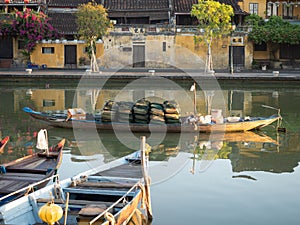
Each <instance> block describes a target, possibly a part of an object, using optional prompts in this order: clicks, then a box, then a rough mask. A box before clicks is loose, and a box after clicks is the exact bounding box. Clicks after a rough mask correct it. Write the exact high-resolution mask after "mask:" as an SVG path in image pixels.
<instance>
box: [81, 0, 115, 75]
mask: <svg viewBox="0 0 300 225" xmlns="http://www.w3.org/2000/svg"><path fill="white" fill-rule="evenodd" d="M76 16H77V20H76V22H77V25H78V36H79V38H80V39H82V40H84V41H85V42H86V43H87V47H88V48H89V49H90V50H91V51H90V52H91V53H90V54H89V57H90V58H91V69H92V71H93V72H95V71H99V69H98V65H97V60H96V55H95V46H96V40H97V39H99V38H102V37H103V36H104V35H105V34H106V33H107V30H108V28H110V27H111V23H110V21H109V19H108V17H107V12H106V9H105V8H104V7H103V6H102V5H97V4H96V3H95V2H89V3H87V4H82V5H80V6H79V7H78V11H77V13H76Z"/></svg>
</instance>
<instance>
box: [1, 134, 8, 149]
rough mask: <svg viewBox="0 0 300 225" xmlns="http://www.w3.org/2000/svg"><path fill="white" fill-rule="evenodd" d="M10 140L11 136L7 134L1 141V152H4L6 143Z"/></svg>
mask: <svg viewBox="0 0 300 225" xmlns="http://www.w3.org/2000/svg"><path fill="white" fill-rule="evenodd" d="M8 141H9V136H6V137H5V138H3V139H2V140H1V141H0V152H3V150H4V147H5V145H6V144H7V142H8Z"/></svg>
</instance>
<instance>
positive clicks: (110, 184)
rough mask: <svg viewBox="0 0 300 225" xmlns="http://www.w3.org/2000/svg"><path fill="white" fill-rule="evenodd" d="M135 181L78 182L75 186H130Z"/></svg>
mask: <svg viewBox="0 0 300 225" xmlns="http://www.w3.org/2000/svg"><path fill="white" fill-rule="evenodd" d="M134 185H135V183H127V184H122V183H115V182H96V183H95V182H84V183H79V184H77V186H79V187H95V188H131V187H132V186H134Z"/></svg>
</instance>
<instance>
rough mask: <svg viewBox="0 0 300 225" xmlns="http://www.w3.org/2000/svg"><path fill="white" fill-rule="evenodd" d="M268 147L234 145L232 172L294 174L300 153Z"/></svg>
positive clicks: (261, 144)
mask: <svg viewBox="0 0 300 225" xmlns="http://www.w3.org/2000/svg"><path fill="white" fill-rule="evenodd" d="M267 145H268V144H266V143H251V145H245V143H240V144H239V145H237V144H236V145H235V144H234V145H232V152H231V154H230V155H229V159H230V161H231V165H232V171H233V172H243V171H265V172H271V173H283V172H294V168H295V167H297V166H298V164H299V161H300V152H299V151H288V150H286V151H277V148H276V146H273V147H271V148H270V146H267ZM268 147H269V148H268Z"/></svg>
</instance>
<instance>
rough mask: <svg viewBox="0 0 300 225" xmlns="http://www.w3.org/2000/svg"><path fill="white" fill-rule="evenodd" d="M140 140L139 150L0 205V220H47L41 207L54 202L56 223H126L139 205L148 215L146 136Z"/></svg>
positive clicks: (4, 221) (6, 222) (38, 221)
mask: <svg viewBox="0 0 300 225" xmlns="http://www.w3.org/2000/svg"><path fill="white" fill-rule="evenodd" d="M142 140H143V142H142V144H141V149H142V151H137V152H134V153H132V154H130V155H128V156H125V157H122V158H119V159H117V160H115V161H112V162H110V163H108V164H104V165H101V166H99V167H97V168H93V169H91V170H88V171H85V172H82V173H80V174H78V175H76V176H74V177H71V178H68V179H65V180H62V181H57V182H56V183H55V184H53V185H48V186H46V187H44V188H42V189H40V190H37V191H35V192H33V193H30V194H29V195H28V196H24V197H22V198H19V199H17V200H15V201H12V202H10V203H7V204H6V205H4V206H2V207H0V224H18V225H25V224H26V225H28V224H41V223H42V220H44V222H48V223H49V224H50V222H49V221H46V220H45V219H46V218H49V217H47V216H45V215H44V213H46V212H44V209H45V208H47V207H48V206H53V204H55V208H57V207H58V211H60V212H59V213H60V216H62V217H61V218H59V217H60V216H58V218H57V220H58V223H59V224H68V225H71V224H72V225H73V224H104V225H110V224H115V225H121V224H124V225H125V224H127V223H128V222H129V220H130V218H131V217H132V216H133V214H134V212H135V211H136V209H139V208H141V207H145V208H144V209H141V210H143V211H146V214H147V215H148V218H149V219H151V218H152V212H151V201H150V189H149V179H148V177H147V170H146V167H145V165H146V164H148V161H147V158H148V157H147V156H146V155H145V149H146V147H145V137H142ZM143 177H144V178H143ZM45 204H46V205H45ZM16 209H18V212H17V213H16ZM52 209H54V207H52ZM46 211H47V210H46ZM62 212H64V213H62ZM52 216H53V215H52ZM56 216H57V215H55V216H53V217H56ZM52 222H53V223H52V224H54V222H56V221H52Z"/></svg>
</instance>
